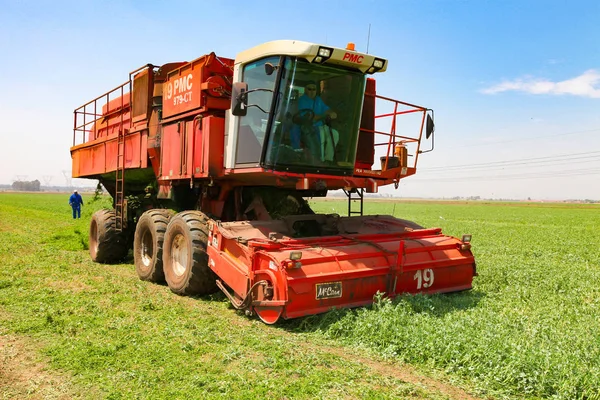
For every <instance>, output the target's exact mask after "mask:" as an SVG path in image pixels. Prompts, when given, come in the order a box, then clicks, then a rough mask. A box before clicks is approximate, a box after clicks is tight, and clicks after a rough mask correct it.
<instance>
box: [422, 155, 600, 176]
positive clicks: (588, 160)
mask: <svg viewBox="0 0 600 400" xmlns="http://www.w3.org/2000/svg"><path fill="white" fill-rule="evenodd" d="M574 160H575V161H574ZM599 161H600V156H586V157H573V158H570V159H566V160H562V159H556V160H543V161H539V162H521V163H514V164H508V165H480V166H474V167H469V168H464V167H463V168H460V169H458V168H444V169H442V170H429V169H424V170H419V174H447V173H456V172H457V171H459V170H460V171H464V170H465V169H468V170H469V171H473V170H476V171H497V170H504V169H511V168H522V166H523V165H527V169H530V168H547V167H549V166H552V167H554V166H560V165H573V164H585V163H593V162H599Z"/></svg>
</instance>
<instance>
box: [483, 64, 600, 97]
mask: <svg viewBox="0 0 600 400" xmlns="http://www.w3.org/2000/svg"><path fill="white" fill-rule="evenodd" d="M508 91H516V92H525V93H531V94H553V95H565V94H569V95H573V96H580V97H590V98H594V99H598V98H600V72H599V71H597V70H595V69H590V70H588V71H585V72H584V73H583V74H581V75H579V76H576V77H575V78H571V79H567V80H564V81H560V82H552V81H549V80H547V79H541V78H533V77H525V78H520V79H515V80H513V81H504V82H502V83H499V84H497V85H494V86H491V87H489V88H486V89H483V90H481V93H485V94H496V93H501V92H508Z"/></svg>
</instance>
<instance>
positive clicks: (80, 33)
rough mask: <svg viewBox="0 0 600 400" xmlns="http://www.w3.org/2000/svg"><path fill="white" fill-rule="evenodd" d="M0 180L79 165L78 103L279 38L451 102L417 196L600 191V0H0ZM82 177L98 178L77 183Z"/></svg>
mask: <svg viewBox="0 0 600 400" xmlns="http://www.w3.org/2000/svg"><path fill="white" fill-rule="evenodd" d="M0 10H1V11H0V54H2V62H1V63H0V86H1V87H2V89H3V90H2V93H3V94H2V96H0V118H1V121H2V124H1V125H0V140H1V143H2V144H1V145H0V160H2V161H1V162H2V166H3V168H1V169H0V183H11V182H12V181H13V180H14V179H16V178H17V177H20V178H22V179H28V180H33V179H39V180H40V181H42V184H43V183H44V178H45V179H51V184H64V182H65V179H64V177H63V173H62V171H70V167H71V164H70V162H71V161H70V155H69V151H68V150H69V146H70V145H71V141H72V126H73V120H72V116H73V114H72V113H73V110H74V109H75V108H76V107H78V106H79V105H81V104H83V103H85V102H87V101H88V100H91V99H92V98H94V97H96V96H98V95H100V94H102V93H104V92H106V91H107V90H109V89H112V88H113V87H115V86H117V85H119V84H121V83H122V82H124V81H125V80H126V79H127V76H128V73H129V71H132V70H133V69H135V68H137V67H139V66H142V65H144V64H147V63H153V64H156V65H160V64H162V63H166V62H170V61H182V60H192V59H194V58H197V57H199V56H201V55H202V54H205V53H208V52H210V51H214V52H216V53H217V54H218V55H221V56H224V57H230V58H234V57H235V55H236V54H237V53H238V52H240V51H242V50H244V49H247V48H249V47H252V46H255V45H257V44H260V43H263V42H266V41H270V40H275V39H298V40H305V41H310V42H317V43H327V44H330V45H334V46H338V47H344V46H345V45H346V43H347V42H350V41H351V42H354V43H356V47H357V50H362V51H365V50H366V47H367V32H368V29H369V24H371V37H370V42H369V52H370V53H373V54H377V55H379V56H381V57H384V58H387V59H388V60H389V66H388V71H387V72H386V73H384V74H381V75H379V76H377V87H378V92H379V93H380V94H382V95H384V96H388V97H393V98H397V99H400V100H404V101H408V102H411V103H416V104H420V105H424V106H427V107H430V108H433V109H434V110H435V116H436V149H435V151H434V152H432V153H429V154H426V155H423V156H422V157H421V158H420V163H419V171H418V172H417V175H416V176H414V177H410V178H408V179H406V180H405V181H403V182H402V183H401V185H400V188H399V190H397V191H394V190H392V189H388V188H385V189H383V191H384V192H385V193H394V194H395V195H399V196H403V197H411V196H435V197H453V196H481V197H486V198H527V197H531V198H533V199H564V198H593V199H600V112H599V111H600V110H599V106H600V2H597V1H577V0H574V1H568V2H567V1H441V0H440V1H426V0H422V1H302V2H297V1H295V2H291V1H290V2H288V1H281V2H274V1H253V2H251V1H246V2H236V1H228V2H224V1H210V2H200V1H198V2H192V1H190V2H177V1H172V2H158V1H144V2H142V1H105V2H96V1H78V2H74V1H73V2H70V1H52V2H50V1H4V0H2V1H0ZM77 184H85V181H84V182H77Z"/></svg>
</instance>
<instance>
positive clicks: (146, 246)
mask: <svg viewBox="0 0 600 400" xmlns="http://www.w3.org/2000/svg"><path fill="white" fill-rule="evenodd" d="M141 255H142V263H143V264H144V266H146V267H149V266H150V264H152V257H153V255H154V246H153V241H152V233H150V231H146V232H144V235H143V236H142V254H141Z"/></svg>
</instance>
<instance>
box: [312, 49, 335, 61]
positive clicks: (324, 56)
mask: <svg viewBox="0 0 600 400" xmlns="http://www.w3.org/2000/svg"><path fill="white" fill-rule="evenodd" d="M332 54H333V49H332V48H330V47H319V50H317V56H316V57H315V58H314V59H313V61H312V62H316V63H319V64H322V63H324V62H325V61H327V60H328V59H329V57H331V55H332Z"/></svg>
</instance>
